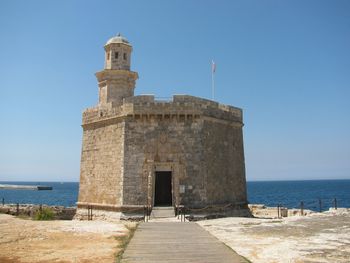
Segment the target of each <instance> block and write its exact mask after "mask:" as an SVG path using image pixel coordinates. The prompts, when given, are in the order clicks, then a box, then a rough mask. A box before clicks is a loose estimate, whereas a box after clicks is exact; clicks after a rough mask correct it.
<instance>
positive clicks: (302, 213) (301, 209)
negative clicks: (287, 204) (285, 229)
mask: <svg viewBox="0 0 350 263" xmlns="http://www.w3.org/2000/svg"><path fill="white" fill-rule="evenodd" d="M300 215H301V216H303V215H304V202H303V201H301V202H300Z"/></svg>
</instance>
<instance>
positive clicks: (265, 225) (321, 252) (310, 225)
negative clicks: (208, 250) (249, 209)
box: [198, 209, 350, 263]
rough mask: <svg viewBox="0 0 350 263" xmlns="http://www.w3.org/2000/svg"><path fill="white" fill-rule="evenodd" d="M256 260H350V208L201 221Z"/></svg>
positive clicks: (253, 260)
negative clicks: (266, 217) (270, 217)
mask: <svg viewBox="0 0 350 263" xmlns="http://www.w3.org/2000/svg"><path fill="white" fill-rule="evenodd" d="M198 224H200V225H201V226H202V227H204V228H205V229H206V230H208V231H209V232H210V233H211V234H213V235H214V236H216V237H217V238H218V239H219V240H221V241H222V242H224V243H226V245H228V246H229V247H231V248H232V249H233V250H235V251H236V252H237V253H238V254H240V255H242V256H244V257H246V258H247V259H249V260H250V261H252V262H254V263H260V262H261V263H266V262H269V263H274V262H276V263H277V262H288V263H292V262H295V263H299V262H331V263H335V262H342V263H349V262H350V260H349V259H350V209H338V210H337V211H330V212H323V213H314V214H310V215H308V216H294V217H287V218H283V219H261V218H222V219H213V220H207V221H200V222H198Z"/></svg>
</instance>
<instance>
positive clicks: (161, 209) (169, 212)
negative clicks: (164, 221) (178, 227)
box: [151, 206, 175, 219]
mask: <svg viewBox="0 0 350 263" xmlns="http://www.w3.org/2000/svg"><path fill="white" fill-rule="evenodd" d="M171 217H175V211H174V207H172V206H156V207H153V208H152V212H151V219H157V218H171Z"/></svg>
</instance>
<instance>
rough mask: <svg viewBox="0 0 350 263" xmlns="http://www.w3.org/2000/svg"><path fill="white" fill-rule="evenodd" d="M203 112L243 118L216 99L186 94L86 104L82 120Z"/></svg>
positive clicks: (232, 118)
mask: <svg viewBox="0 0 350 263" xmlns="http://www.w3.org/2000/svg"><path fill="white" fill-rule="evenodd" d="M135 115H136V116H151V117H152V116H195V117H199V116H206V117H211V118H216V119H219V120H226V121H232V122H240V123H241V122H242V110H241V109H240V108H236V107H233V106H229V105H224V104H219V103H217V102H215V101H211V100H207V99H203V98H198V97H194V96H189V95H174V96H173V97H172V98H167V99H166V100H165V99H164V98H161V99H157V98H156V97H155V96H154V95H139V96H132V97H128V98H125V99H124V100H123V104H122V105H121V106H117V107H114V105H113V104H112V103H110V104H107V105H104V106H103V107H102V106H96V107H94V108H89V109H87V110H85V111H84V113H83V124H88V123H92V122H98V121H103V120H106V119H110V118H116V117H127V116H135Z"/></svg>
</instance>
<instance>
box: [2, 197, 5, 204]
mask: <svg viewBox="0 0 350 263" xmlns="http://www.w3.org/2000/svg"><path fill="white" fill-rule="evenodd" d="M4 205H5V198H2V206H4Z"/></svg>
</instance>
